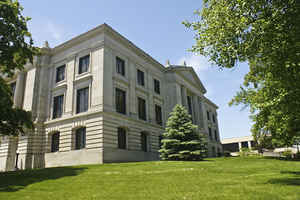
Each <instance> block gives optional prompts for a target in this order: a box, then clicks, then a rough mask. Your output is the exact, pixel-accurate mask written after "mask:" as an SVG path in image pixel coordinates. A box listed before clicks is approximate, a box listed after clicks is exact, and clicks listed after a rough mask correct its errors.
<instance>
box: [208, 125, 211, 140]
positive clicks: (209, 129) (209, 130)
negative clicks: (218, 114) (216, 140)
mask: <svg viewBox="0 0 300 200" xmlns="http://www.w3.org/2000/svg"><path fill="white" fill-rule="evenodd" d="M208 133H209V139H210V140H212V132H211V128H208Z"/></svg>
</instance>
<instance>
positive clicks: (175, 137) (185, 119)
mask: <svg viewBox="0 0 300 200" xmlns="http://www.w3.org/2000/svg"><path fill="white" fill-rule="evenodd" d="M196 129H197V126H196V125H193V123H192V120H191V116H190V115H189V114H188V112H187V110H186V109H185V108H184V107H183V106H182V105H176V106H175V107H174V109H173V111H172V112H171V113H170V117H169V119H168V121H167V126H166V132H165V133H164V134H163V139H162V147H161V149H160V150H159V152H160V153H161V158H162V159H163V160H202V159H203V158H204V157H205V156H206V152H207V148H206V142H205V139H204V137H203V136H202V135H200V134H198V133H197V132H196Z"/></svg>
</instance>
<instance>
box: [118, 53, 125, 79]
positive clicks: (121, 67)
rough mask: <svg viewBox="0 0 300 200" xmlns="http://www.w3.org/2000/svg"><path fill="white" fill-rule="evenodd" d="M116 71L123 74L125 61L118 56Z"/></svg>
mask: <svg viewBox="0 0 300 200" xmlns="http://www.w3.org/2000/svg"><path fill="white" fill-rule="evenodd" d="M116 67H117V69H116V70H117V73H118V74H121V75H122V76H125V61H124V60H122V59H121V58H119V57H116Z"/></svg>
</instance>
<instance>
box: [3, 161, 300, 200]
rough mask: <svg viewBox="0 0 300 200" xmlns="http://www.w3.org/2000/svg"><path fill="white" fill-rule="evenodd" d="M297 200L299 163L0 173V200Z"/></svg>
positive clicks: (168, 164)
mask: <svg viewBox="0 0 300 200" xmlns="http://www.w3.org/2000/svg"><path fill="white" fill-rule="evenodd" d="M11 199H22V200H26V199H29V200H35V199H36V200H47V199H51V200H56V199H62V200H67V199H76V200H77V199H85V200H88V199H101V200H102V199H118V200H124V199H143V200H144V199H155V200H157V199H162V200H168V199H174V200H175V199H176V200H177V199H182V200H184V199H186V200H191V199H197V200H198V199H205V200H207V199H222V200H225V199H228V200H233V199H243V200H245V199H249V200H254V199H267V200H276V199H284V200H288V199H295V200H296V199H297V200H299V199H300V162H295V161H282V160H276V159H263V158H216V159H207V160H206V161H202V162H139V163H122V164H104V165H86V166H76V167H61V168H49V169H40V170H27V171H20V172H10V173H0V200H11Z"/></svg>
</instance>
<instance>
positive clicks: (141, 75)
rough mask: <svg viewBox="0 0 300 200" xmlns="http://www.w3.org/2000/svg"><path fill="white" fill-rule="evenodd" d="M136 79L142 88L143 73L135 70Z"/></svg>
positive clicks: (143, 83)
mask: <svg viewBox="0 0 300 200" xmlns="http://www.w3.org/2000/svg"><path fill="white" fill-rule="evenodd" d="M137 79H138V84H139V85H142V86H144V85H145V78H144V72H142V71H141V70H139V69H138V70H137Z"/></svg>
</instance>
